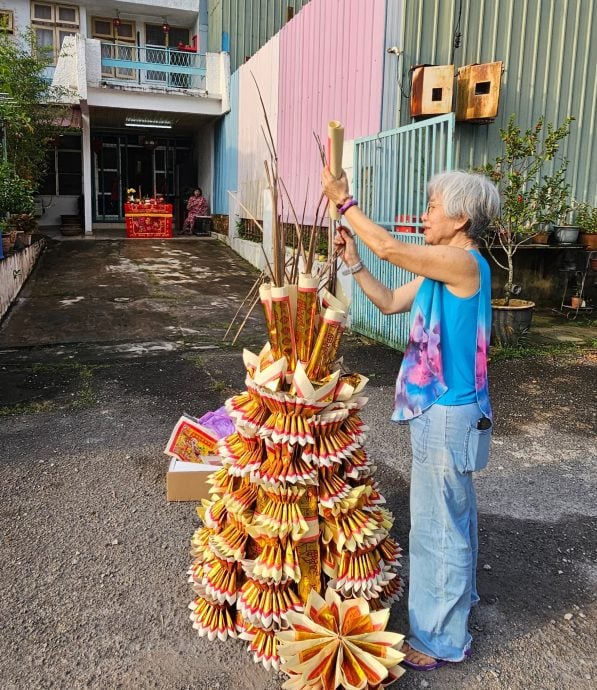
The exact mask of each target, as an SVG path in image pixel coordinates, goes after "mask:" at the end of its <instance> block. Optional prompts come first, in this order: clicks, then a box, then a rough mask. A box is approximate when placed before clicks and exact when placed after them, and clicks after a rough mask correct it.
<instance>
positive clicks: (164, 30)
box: [162, 22, 170, 34]
mask: <svg viewBox="0 0 597 690" xmlns="http://www.w3.org/2000/svg"><path fill="white" fill-rule="evenodd" d="M162 31H163V32H164V33H165V34H167V33H168V32H169V31H170V24H168V22H164V23H163V24H162Z"/></svg>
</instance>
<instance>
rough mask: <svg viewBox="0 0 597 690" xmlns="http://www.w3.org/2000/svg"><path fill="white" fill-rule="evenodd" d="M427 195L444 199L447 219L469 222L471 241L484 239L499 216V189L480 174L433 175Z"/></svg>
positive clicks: (467, 229) (447, 173) (462, 172)
mask: <svg viewBox="0 0 597 690" xmlns="http://www.w3.org/2000/svg"><path fill="white" fill-rule="evenodd" d="M427 194H428V195H429V197H431V196H432V195H433V196H437V197H440V198H441V201H442V205H443V207H444V212H445V214H446V215H447V216H448V218H459V217H461V216H465V217H466V218H468V219H469V223H468V225H467V227H466V228H465V232H466V234H467V236H468V237H470V238H471V239H472V240H477V239H478V238H479V237H481V236H482V235H484V234H485V233H486V232H487V229H488V228H489V226H490V225H491V222H492V221H493V220H494V219H495V218H496V217H497V216H498V215H499V213H500V193H499V192H498V190H497V187H496V186H495V185H494V184H493V182H492V181H491V180H490V179H489V178H488V177H485V175H481V174H479V173H469V172H465V171H464V170H452V171H450V172H444V173H439V174H438V175H434V176H433V177H432V178H431V179H430V180H429V182H428V183H427Z"/></svg>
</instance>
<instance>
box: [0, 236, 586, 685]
mask: <svg viewBox="0 0 597 690" xmlns="http://www.w3.org/2000/svg"><path fill="white" fill-rule="evenodd" d="M256 277H257V274H256V272H255V271H254V269H252V268H251V267H250V266H248V265H247V264H246V263H245V262H243V261H242V260H240V259H239V258H238V257H236V255H234V254H233V253H231V252H230V251H229V250H228V249H227V248H226V247H225V246H223V245H222V244H220V243H219V242H218V241H216V240H210V239H200V240H199V239H198V240H182V239H181V240H172V241H169V242H163V243H162V242H157V241H156V242H153V241H124V240H118V241H116V240H112V241H101V242H100V241H90V240H76V241H69V242H57V243H51V244H50V246H49V247H48V249H47V251H46V252H45V254H44V256H43V257H42V259H41V261H40V263H39V265H38V267H37V268H36V270H35V271H34V274H33V276H32V277H31V278H30V280H29V281H28V283H27V284H26V286H25V288H24V290H23V291H22V292H21V295H20V296H19V299H18V302H17V303H16V304H15V306H14V307H13V309H12V310H11V312H10V313H9V316H8V318H7V319H6V320H5V321H4V322H3V323H2V324H1V325H0V413H1V415H0V449H1V450H0V487H1V488H0V497H1V502H0V530H1V533H2V540H1V542H0V564H1V565H0V582H1V583H2V584H1V587H2V594H1V597H0V617H1V620H2V622H3V635H2V636H1V638H0V677H1V678H2V687H3V688H7V689H11V690H12V689H13V688H14V689H21V688H31V689H35V688H40V689H41V688H44V689H45V688H65V689H69V690H70V689H71V688H106V689H109V688H110V689H111V688H134V689H145V688H159V689H160V690H167V689H172V690H182V689H183V688H186V689H189V690H208V688H211V689H214V690H215V688H219V689H221V690H224V689H230V690H248V689H249V688H251V689H252V690H274V689H275V688H279V687H280V686H281V684H282V682H283V677H282V676H281V675H278V674H276V673H271V672H266V671H265V670H264V669H263V668H261V667H260V666H256V665H254V664H253V662H252V660H251V658H250V655H248V654H247V653H246V652H245V650H244V644H243V643H241V642H239V641H228V642H226V643H224V644H222V643H210V642H208V641H206V640H205V639H202V638H199V637H198V636H197V635H196V633H194V631H193V630H192V628H191V624H190V622H189V620H188V610H187V604H188V602H189V601H190V600H191V598H192V593H191V590H190V587H189V585H188V584H187V582H186V569H187V566H188V564H189V555H188V544H189V538H190V536H191V534H192V532H193V530H194V529H195V528H196V526H197V525H198V519H197V517H196V513H195V506H194V505H193V504H192V503H171V504H168V503H167V502H166V500H165V473H166V469H167V465H168V460H167V458H166V456H164V455H163V454H162V451H163V448H164V446H165V443H166V441H167V439H168V436H169V434H170V431H171V429H172V427H173V425H174V423H175V422H176V420H177V419H178V417H179V416H180V414H181V413H182V412H183V411H184V412H189V413H191V414H195V415H200V414H202V413H204V412H206V411H208V410H213V409H216V408H217V407H218V406H219V405H221V404H222V402H223V401H224V400H225V399H226V398H227V397H228V396H229V395H231V394H233V393H235V392H237V391H239V390H241V389H242V388H243V380H244V371H243V367H242V360H241V353H242V347H249V348H250V349H254V350H255V349H259V348H260V347H261V346H262V345H263V343H264V341H265V333H264V329H263V323H262V317H261V313H260V312H259V310H256V311H255V312H254V314H253V316H252V317H250V318H249V319H248V321H247V326H246V328H245V330H244V331H243V334H242V335H241V336H240V338H239V341H238V342H237V344H236V345H235V346H231V345H230V344H229V342H228V343H223V342H222V338H223V336H224V333H225V331H226V329H227V328H228V326H229V324H230V321H231V319H232V317H233V316H234V314H235V312H236V310H237V308H238V306H239V305H240V302H241V301H242V300H243V299H244V297H245V296H246V294H247V293H248V291H249V289H250V288H251V285H252V284H253V282H254V280H255V278H256ZM342 348H343V353H344V358H345V363H346V365H347V366H348V367H349V368H351V369H353V370H356V371H359V372H361V373H363V374H365V375H366V376H369V377H370V383H369V385H368V388H367V391H368V395H369V396H370V400H369V404H368V405H367V407H366V408H365V414H364V416H365V419H366V422H367V423H368V424H369V426H370V428H371V431H370V433H369V438H368V441H367V449H368V452H369V454H370V456H371V457H372V458H373V459H374V460H375V462H376V464H377V466H378V475H377V476H378V479H379V483H380V488H381V491H382V493H383V494H384V495H385V497H386V499H387V502H388V505H389V507H390V509H391V510H392V512H393V513H394V515H395V525H394V531H395V536H396V537H397V539H398V540H399V541H400V543H401V544H402V546H403V548H404V549H405V554H406V553H407V547H408V476H409V465H410V452H409V445H408V438H407V434H408V430H407V428H405V427H403V426H398V425H393V424H391V423H390V422H389V415H390V409H391V404H392V395H393V383H394V379H395V375H396V372H397V369H398V366H399V363H400V356H399V354H398V353H396V352H393V351H391V350H389V349H388V348H385V347H383V346H379V345H375V344H372V343H370V342H369V341H366V340H364V339H361V338H359V337H356V336H351V335H350V334H348V335H347V336H346V337H345V339H344V341H343V346H342ZM596 368H597V355H596V353H595V352H594V351H591V350H589V349H586V348H583V349H579V350H577V351H574V352H571V353H570V352H561V353H559V354H556V355H554V354H552V355H549V356H543V357H540V358H539V357H531V358H524V359H520V360H498V359H497V358H496V359H495V361H493V362H492V364H491V372H490V375H491V387H492V395H493V401H494V408H495V412H496V427H495V435H494V442H493V449H492V460H491V463H490V467H489V468H488V469H487V470H486V471H484V472H482V473H481V474H480V475H479V477H478V479H477V487H478V500H479V510H480V529H481V532H480V543H481V551H480V560H479V571H478V580H479V591H480V595H481V604H480V605H479V606H478V607H477V608H476V610H475V611H474V613H473V617H472V620H471V626H472V631H473V635H474V647H473V649H474V655H473V658H472V659H471V660H470V661H469V662H467V663H465V664H462V665H458V666H451V667H447V668H443V669H440V670H438V671H435V672H433V673H431V674H426V675H417V674H415V673H413V672H409V673H407V674H406V675H405V676H404V677H403V679H401V681H399V682H398V683H397V685H396V687H402V688H405V689H408V690H414V689H415V688H437V689H438V690H440V689H441V690H462V689H463V688H466V689H469V688H471V689H475V690H476V689H479V690H481V689H482V690H494V689H495V690H498V689H505V688H509V689H511V690H529V689H530V690H534V689H536V690H539V689H541V690H556V689H557V690H567V689H570V690H572V689H573V688H574V689H575V690H577V689H581V690H582V689H584V688H586V689H587V690H588V689H589V688H594V687H595V679H596V678H597V671H596V669H595V656H594V647H595V639H594V633H595V629H596V625H597V606H596V603H595V592H596V590H597V543H596V542H597V519H596V518H597V504H596V502H595V495H597V494H596V491H595V489H596V486H595V485H596V479H595V477H596V476H597V450H596V436H595V423H596V417H595V409H596V406H595V391H596V390H597V386H596V382H597V376H596ZM407 560H408V557H407V555H405V558H404V563H405V568H406V565H407ZM391 627H392V629H394V630H397V631H401V632H406V616H405V602H404V601H402V602H400V603H399V604H398V605H396V606H395V607H394V610H393V613H392V619H391Z"/></svg>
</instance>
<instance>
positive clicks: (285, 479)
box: [251, 439, 317, 486]
mask: <svg viewBox="0 0 597 690" xmlns="http://www.w3.org/2000/svg"><path fill="white" fill-rule="evenodd" d="M265 445H266V448H267V459H266V460H264V461H263V462H262V463H261V465H260V466H259V468H258V469H257V470H255V471H254V472H253V473H252V474H251V481H252V482H255V483H256V484H262V485H264V486H267V485H273V486H275V485H276V484H279V483H281V482H282V483H290V484H309V485H315V484H317V468H316V467H314V466H313V465H311V463H310V462H308V460H307V459H305V457H304V455H303V454H302V453H301V448H300V446H293V447H290V448H289V447H288V446H284V445H276V444H274V443H272V442H271V441H270V440H269V439H266V444H265Z"/></svg>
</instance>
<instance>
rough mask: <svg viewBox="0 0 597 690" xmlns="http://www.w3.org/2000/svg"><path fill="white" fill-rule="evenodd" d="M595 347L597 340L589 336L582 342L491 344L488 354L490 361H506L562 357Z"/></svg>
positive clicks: (596, 346)
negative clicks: (515, 344)
mask: <svg viewBox="0 0 597 690" xmlns="http://www.w3.org/2000/svg"><path fill="white" fill-rule="evenodd" d="M596 348H597V340H596V339H594V338H591V339H587V341H586V342H584V343H545V344H525V345H517V346H508V345H502V346H500V345H492V346H491V349H490V351H489V355H490V360H491V361H492V362H506V361H508V360H512V359H529V358H532V357H550V356H551V357H555V356H558V357H564V356H569V355H576V354H580V353H582V352H585V351H587V350H594V349H596Z"/></svg>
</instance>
